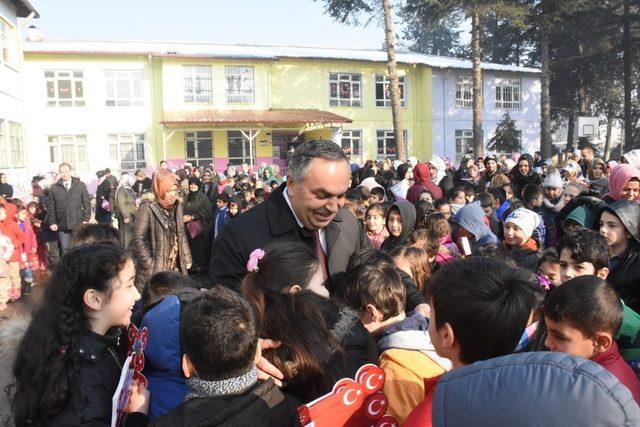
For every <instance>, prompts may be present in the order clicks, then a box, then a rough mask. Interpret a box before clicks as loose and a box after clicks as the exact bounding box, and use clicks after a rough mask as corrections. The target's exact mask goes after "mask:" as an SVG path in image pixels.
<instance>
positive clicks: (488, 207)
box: [477, 193, 502, 236]
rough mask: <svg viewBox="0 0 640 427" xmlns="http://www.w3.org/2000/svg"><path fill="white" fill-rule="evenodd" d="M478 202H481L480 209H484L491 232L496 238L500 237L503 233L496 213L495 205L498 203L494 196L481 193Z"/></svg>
mask: <svg viewBox="0 0 640 427" xmlns="http://www.w3.org/2000/svg"><path fill="white" fill-rule="evenodd" d="M477 200H478V202H480V207H482V210H483V212H484V216H485V217H487V221H488V223H489V228H490V229H491V232H492V233H493V234H495V235H496V236H497V235H499V234H500V233H501V232H502V230H501V228H502V226H501V224H500V222H499V221H498V217H497V215H496V213H495V211H494V208H495V205H496V204H497V203H496V202H495V200H494V199H493V195H492V194H491V193H480V194H478V197H477ZM497 205H498V207H499V206H500V205H499V204H497Z"/></svg>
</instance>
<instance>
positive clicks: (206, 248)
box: [183, 177, 213, 273]
mask: <svg viewBox="0 0 640 427" xmlns="http://www.w3.org/2000/svg"><path fill="white" fill-rule="evenodd" d="M183 219H184V223H185V225H186V228H187V241H188V242H189V249H190V250H191V258H192V259H193V265H192V266H191V271H192V272H194V273H202V272H205V271H207V270H208V268H209V256H210V255H211V237H212V236H213V232H212V230H213V210H212V209H211V204H210V203H209V199H207V196H205V194H204V193H203V192H202V183H201V182H200V180H199V179H198V178H195V177H191V178H189V194H188V195H187V199H186V200H185V202H184V216H183Z"/></svg>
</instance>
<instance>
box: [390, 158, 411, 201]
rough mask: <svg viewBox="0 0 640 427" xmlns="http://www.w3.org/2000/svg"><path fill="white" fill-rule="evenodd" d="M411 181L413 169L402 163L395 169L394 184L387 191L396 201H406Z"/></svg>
mask: <svg viewBox="0 0 640 427" xmlns="http://www.w3.org/2000/svg"><path fill="white" fill-rule="evenodd" d="M412 180H413V169H412V168H411V166H410V165H409V164H408V163H402V164H400V165H398V168H397V169H396V183H395V184H393V185H392V186H391V187H390V188H389V189H390V190H391V192H392V193H393V195H394V196H395V197H396V199H406V198H407V191H408V190H409V187H410V186H411V181H412Z"/></svg>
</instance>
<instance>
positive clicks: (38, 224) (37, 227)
mask: <svg viewBox="0 0 640 427" xmlns="http://www.w3.org/2000/svg"><path fill="white" fill-rule="evenodd" d="M41 214H42V213H41V212H39V206H38V203H37V202H29V203H28V204H27V218H28V219H29V221H30V222H31V228H32V229H33V232H34V233H35V235H36V242H37V248H38V249H37V253H36V254H35V256H33V255H31V256H29V255H27V258H28V260H29V262H30V263H31V269H32V270H33V271H35V272H39V271H44V270H46V269H47V262H46V259H47V256H46V249H45V240H46V239H45V237H44V235H43V233H42V220H41V219H40V218H41V216H42V215H41Z"/></svg>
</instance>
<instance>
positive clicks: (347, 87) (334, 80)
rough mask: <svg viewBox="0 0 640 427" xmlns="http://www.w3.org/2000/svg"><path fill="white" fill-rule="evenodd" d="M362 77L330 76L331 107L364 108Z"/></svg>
mask: <svg viewBox="0 0 640 427" xmlns="http://www.w3.org/2000/svg"><path fill="white" fill-rule="evenodd" d="M361 89H362V75H361V74H350V73H330V74H329V105H331V106H333V107H338V106H340V107H360V106H362V91H361Z"/></svg>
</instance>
